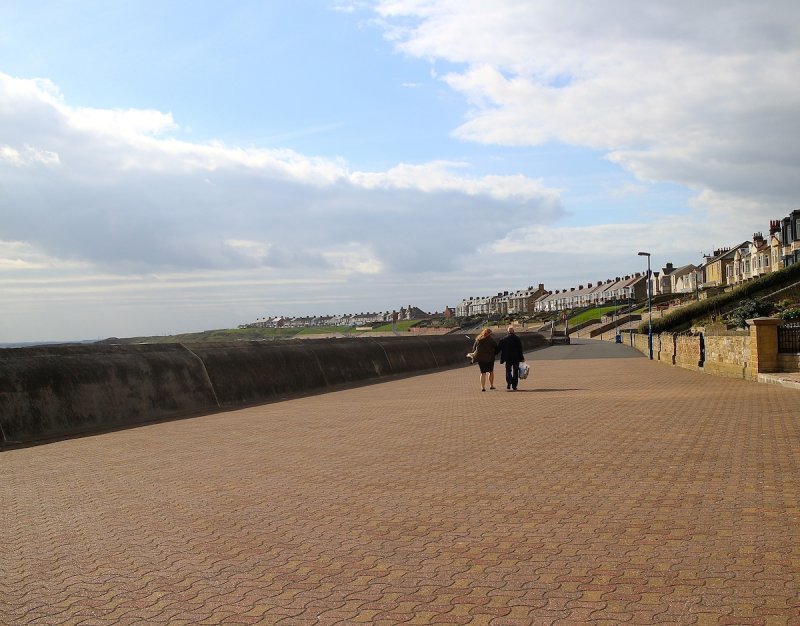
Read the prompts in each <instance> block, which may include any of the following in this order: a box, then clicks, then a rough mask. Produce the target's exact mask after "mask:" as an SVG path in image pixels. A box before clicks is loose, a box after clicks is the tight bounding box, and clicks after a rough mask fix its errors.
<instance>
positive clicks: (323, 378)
mask: <svg viewBox="0 0 800 626" xmlns="http://www.w3.org/2000/svg"><path fill="white" fill-rule="evenodd" d="M519 336H520V339H522V342H523V346H524V347H525V349H526V350H535V349H538V348H542V347H545V346H547V345H549V344H548V341H547V340H546V339H545V337H544V336H542V335H540V334H538V333H520V334H519ZM473 340H474V335H470V336H467V335H463V334H458V335H455V334H454V335H446V336H443V337H436V336H427V337H382V338H357V339H321V340H290V341H275V342H242V343H238V342H237V343H224V344H191V345H181V344H158V345H156V344H153V345H111V346H109V345H82V346H66V345H62V346H50V347H39V348H13V349H4V350H0V447H1V446H6V445H13V444H20V443H28V442H34V441H38V440H43V439H50V438H55V437H62V436H67V435H74V434H80V433H89V432H100V431H104V430H109V429H113V428H116V427H121V426H130V425H135V424H141V423H146V422H150V421H154V420H159V419H166V418H173V417H181V416H186V415H192V414H200V413H208V412H213V411H217V410H219V409H221V408H234V407H237V406H244V405H247V404H255V403H259V402H268V401H271V400H275V399H280V398H281V397H286V396H288V395H291V394H298V393H303V392H309V391H318V390H324V389H328V388H339V387H341V386H346V385H348V384H353V383H358V382H363V381H369V380H375V379H380V378H384V377H387V376H397V375H402V374H412V373H416V372H424V371H431V370H436V369H442V368H448V367H455V366H464V365H467V364H468V361H467V359H466V358H465V354H466V353H467V352H468V351H469V350H470V349H471V348H472V343H473Z"/></svg>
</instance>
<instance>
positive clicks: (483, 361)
mask: <svg viewBox="0 0 800 626" xmlns="http://www.w3.org/2000/svg"><path fill="white" fill-rule="evenodd" d="M498 352H499V353H500V363H505V366H506V389H507V390H508V391H516V390H517V384H518V383H519V364H520V363H521V362H523V361H524V360H525V356H524V355H523V354H522V341H520V338H519V337H517V334H516V332H515V331H514V327H513V326H509V327H508V334H507V335H506V336H505V337H503V338H502V339H501V340H500V341H499V342H497V341H495V340H494V338H493V337H492V329H491V328H484V329H483V330H482V331H481V333H480V334H479V335H478V336H477V337H476V338H475V344H474V345H473V346H472V354H473V355H474V357H473V358H474V360H475V361H477V362H478V367H479V368H480V370H481V391H486V379H487V378H488V379H489V389H494V388H495V387H494V357H495V355H496V354H497V353H498Z"/></svg>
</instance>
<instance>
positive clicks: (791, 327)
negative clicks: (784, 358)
mask: <svg viewBox="0 0 800 626" xmlns="http://www.w3.org/2000/svg"><path fill="white" fill-rule="evenodd" d="M778 352H782V353H784V354H787V353H788V354H800V322H787V323H786V324H784V325H783V326H778Z"/></svg>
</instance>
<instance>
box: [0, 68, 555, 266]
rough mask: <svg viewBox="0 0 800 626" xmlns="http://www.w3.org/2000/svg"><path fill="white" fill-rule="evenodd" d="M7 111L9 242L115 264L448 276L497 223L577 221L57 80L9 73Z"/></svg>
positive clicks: (441, 177)
mask: <svg viewBox="0 0 800 626" xmlns="http://www.w3.org/2000/svg"><path fill="white" fill-rule="evenodd" d="M0 102H2V108H0V129H1V130H2V133H0V137H2V144H1V145H0V183H1V184H2V185H3V187H4V194H3V200H2V212H3V235H2V238H3V239H4V240H6V241H22V242H26V243H27V244H30V245H33V246H37V247H38V248H40V249H41V250H42V251H43V252H45V253H47V254H48V255H51V256H55V257H58V258H64V259H74V260H80V261H86V262H91V263H96V264H98V265H102V266H103V267H105V268H109V269H119V270H121V271H130V270H137V271H149V270H153V269H165V268H167V269H177V268H195V269H196V268H206V269H236V268H251V267H263V268H269V269H279V268H284V267H294V266H304V267H307V268H309V269H317V270H321V271H336V272H341V273H344V274H350V273H364V274H374V273H378V272H381V271H384V270H387V269H390V270H392V271H395V272H404V271H419V270H422V269H428V270H431V271H441V270H446V269H449V268H452V267H453V264H454V262H456V260H457V259H458V255H459V251H472V250H475V249H476V248H477V246H478V244H479V243H481V242H483V241H485V240H486V238H487V236H488V237H491V236H500V235H502V234H503V232H504V231H503V224H502V221H501V220H495V221H487V220H486V219H485V217H486V215H487V213H489V214H490V213H492V212H496V213H497V214H500V215H504V216H507V217H508V218H509V219H513V220H524V221H526V222H544V221H552V220H554V219H555V218H557V217H558V216H559V215H560V214H561V212H562V208H561V205H560V199H559V196H558V192H557V191H555V190H551V189H547V188H546V187H545V186H544V185H543V184H542V183H541V181H537V180H533V179H529V178H526V177H523V176H470V175H469V172H468V171H467V168H466V166H464V165H462V164H459V163H448V162H432V163H426V164H418V165H402V164H401V165H398V166H396V167H394V168H392V169H390V170H388V171H385V172H362V171H351V170H350V169H349V168H348V166H347V164H346V163H345V162H344V161H343V160H330V159H323V158H315V157H309V156H305V155H301V154H297V153H295V152H292V151H289V150H267V149H256V148H241V147H236V146H225V145H222V144H218V143H211V144H196V143H191V142H188V141H184V140H181V139H178V138H177V135H176V133H175V131H177V130H178V125H177V124H176V123H175V121H174V120H173V119H172V116H171V115H170V114H168V113H163V112H159V111H142V110H126V111H116V110H114V111H110V110H99V109H87V108H79V107H73V106H70V105H69V104H68V103H67V102H66V97H65V96H64V95H62V94H61V93H59V91H58V89H57V88H56V87H55V86H54V85H53V84H52V83H50V82H48V81H42V80H23V79H19V78H14V77H11V76H8V75H5V74H0ZM444 240H447V241H448V244H449V245H448V246H443V245H442V243H443V241H444ZM454 251H455V254H454Z"/></svg>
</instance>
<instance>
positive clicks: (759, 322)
mask: <svg viewBox="0 0 800 626" xmlns="http://www.w3.org/2000/svg"><path fill="white" fill-rule="evenodd" d="M747 323H748V324H749V325H750V326H782V325H783V320H782V319H780V318H777V317H754V318H753V319H751V320H747Z"/></svg>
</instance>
